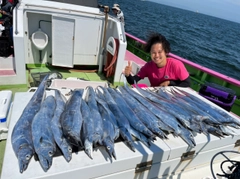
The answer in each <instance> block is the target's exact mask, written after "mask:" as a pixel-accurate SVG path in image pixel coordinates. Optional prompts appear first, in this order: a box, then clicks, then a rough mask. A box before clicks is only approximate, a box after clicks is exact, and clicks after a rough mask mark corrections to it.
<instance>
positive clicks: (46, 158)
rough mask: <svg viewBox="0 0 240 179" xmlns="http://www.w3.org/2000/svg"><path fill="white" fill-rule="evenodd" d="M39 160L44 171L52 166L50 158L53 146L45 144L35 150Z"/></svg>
mask: <svg viewBox="0 0 240 179" xmlns="http://www.w3.org/2000/svg"><path fill="white" fill-rule="evenodd" d="M37 154H38V158H39V162H40V164H41V166H42V168H43V170H44V171H45V172H46V171H47V170H48V169H49V168H50V167H51V166H52V158H53V155H54V154H55V150H54V147H51V146H46V147H43V148H41V149H40V150H38V151H37Z"/></svg>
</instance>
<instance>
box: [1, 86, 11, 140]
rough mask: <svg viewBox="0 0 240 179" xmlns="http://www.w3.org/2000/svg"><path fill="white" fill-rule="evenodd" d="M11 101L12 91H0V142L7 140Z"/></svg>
mask: <svg viewBox="0 0 240 179" xmlns="http://www.w3.org/2000/svg"><path fill="white" fill-rule="evenodd" d="M11 100H12V91H10V90H3V91H0V140H3V139H6V138H7V133H8V121H7V118H8V111H9V109H10V104H11Z"/></svg>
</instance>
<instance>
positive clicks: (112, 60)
mask: <svg viewBox="0 0 240 179" xmlns="http://www.w3.org/2000/svg"><path fill="white" fill-rule="evenodd" d="M114 40H115V43H116V50H115V53H114V56H112V54H111V53H109V52H108V53H107V62H106V65H105V68H104V71H105V72H106V77H107V78H108V77H111V76H113V75H114V73H115V70H116V62H117V57H118V48H119V41H118V39H114Z"/></svg>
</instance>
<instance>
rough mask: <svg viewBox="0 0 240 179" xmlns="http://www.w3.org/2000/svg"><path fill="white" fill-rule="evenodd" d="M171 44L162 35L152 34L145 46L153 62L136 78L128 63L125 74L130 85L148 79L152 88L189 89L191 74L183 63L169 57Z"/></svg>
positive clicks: (143, 68) (145, 66)
mask: <svg viewBox="0 0 240 179" xmlns="http://www.w3.org/2000/svg"><path fill="white" fill-rule="evenodd" d="M170 50H171V48H170V43H169V42H168V40H167V39H166V38H165V37H164V36H163V35H161V34H158V33H153V34H150V36H149V38H148V40H147V43H146V45H145V51H146V52H148V53H150V55H151V59H152V61H150V62H148V63H146V64H145V65H144V66H143V67H142V68H141V69H140V71H139V72H138V74H136V75H135V76H132V75H131V71H132V67H131V63H130V62H128V66H126V67H125V70H124V73H125V76H126V77H127V81H128V83H129V84H134V83H135V81H136V82H138V81H139V80H141V79H144V78H145V77H148V79H149V81H150V84H151V86H180V87H189V86H190V78H189V74H188V72H187V70H186V68H185V67H184V65H183V63H182V62H180V61H178V60H176V59H173V58H170V57H168V54H169V53H170Z"/></svg>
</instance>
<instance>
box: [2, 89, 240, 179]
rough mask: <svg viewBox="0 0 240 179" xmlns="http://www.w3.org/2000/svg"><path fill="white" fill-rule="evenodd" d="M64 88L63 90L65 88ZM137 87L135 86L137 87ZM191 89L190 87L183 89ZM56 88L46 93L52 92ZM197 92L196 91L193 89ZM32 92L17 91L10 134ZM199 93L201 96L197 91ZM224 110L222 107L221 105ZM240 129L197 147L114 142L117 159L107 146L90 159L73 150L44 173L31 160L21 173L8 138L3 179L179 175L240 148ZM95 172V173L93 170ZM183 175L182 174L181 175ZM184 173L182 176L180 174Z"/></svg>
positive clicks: (199, 141) (200, 138)
mask: <svg viewBox="0 0 240 179" xmlns="http://www.w3.org/2000/svg"><path fill="white" fill-rule="evenodd" d="M63 90H64V89H63ZM134 90H136V89H134ZM184 90H186V91H187V90H190V89H186V88H185V89H184ZM52 91H53V90H51V91H49V92H47V93H48V94H50V93H52ZM61 92H62V90H61ZM192 93H194V92H192ZM32 95H33V93H27V92H25V93H16V95H15V99H14V104H13V109H12V115H11V120H10V125H9V133H11V131H12V129H13V127H14V125H15V123H16V121H17V120H18V119H19V117H20V115H21V113H22V111H23V109H24V108H25V106H26V105H27V103H28V101H29V100H30V99H31V97H32ZM196 95H198V94H197V93H196ZM220 109H221V108H220ZM239 136H240V132H239V131H237V130H236V136H234V137H229V136H228V137H226V138H222V139H220V138H217V137H215V136H212V135H210V136H209V137H206V136H205V135H203V134H198V135H197V136H195V137H194V139H195V141H196V146H195V147H194V148H192V149H191V148H189V147H188V145H187V144H186V143H185V142H184V141H183V140H182V139H181V138H180V137H173V136H172V135H168V137H169V139H168V140H161V139H157V140H156V141H154V143H152V145H151V147H150V148H148V147H146V146H145V145H143V144H142V143H141V142H139V141H136V142H135V146H136V152H132V151H131V150H130V149H129V148H128V147H127V146H126V145H125V143H124V142H117V143H115V151H116V155H117V160H110V159H109V157H108V155H107V153H106V151H105V149H103V148H102V147H99V148H98V149H97V150H96V151H94V152H93V160H91V159H90V158H89V157H88V156H87V155H86V154H85V152H84V151H80V152H78V153H77V154H76V153H74V154H73V157H72V160H71V161H70V162H69V163H67V162H66V161H65V159H64V157H63V156H58V157H54V158H53V164H52V166H51V168H50V169H49V170H48V171H47V172H44V171H43V170H42V168H41V166H40V164H39V162H37V161H35V160H34V159H31V161H30V164H29V166H28V168H27V170H26V171H24V172H23V174H20V173H19V167H18V161H17V158H16V157H15V154H14V151H13V149H12V145H11V140H10V136H9V137H8V140H7V144H6V150H5V156H4V161H3V167H2V176H1V177H2V179H5V178H36V177H38V178H60V179H61V178H66V177H68V176H69V175H71V177H72V178H79V177H80V178H83V179H84V178H114V177H116V178H123V177H125V178H142V179H146V178H157V177H162V176H164V175H169V174H171V173H173V172H174V173H176V174H179V173H181V172H187V171H189V170H194V169H195V168H198V167H201V166H205V165H209V160H210V159H211V157H212V156H213V155H214V154H215V153H217V152H219V151H222V150H235V151H237V150H239V147H236V146H235V143H236V140H237V139H238V138H239ZM188 151H194V154H193V157H192V158H190V159H189V160H185V161H181V156H182V155H183V153H186V152H188ZM149 161H150V162H151V165H150V167H149V168H148V169H147V170H146V171H143V172H140V173H135V172H136V169H135V168H136V167H137V165H138V164H140V163H144V162H149ZM92 171H94V172H92ZM179 175H180V174H179ZM180 176H181V175H180Z"/></svg>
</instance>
